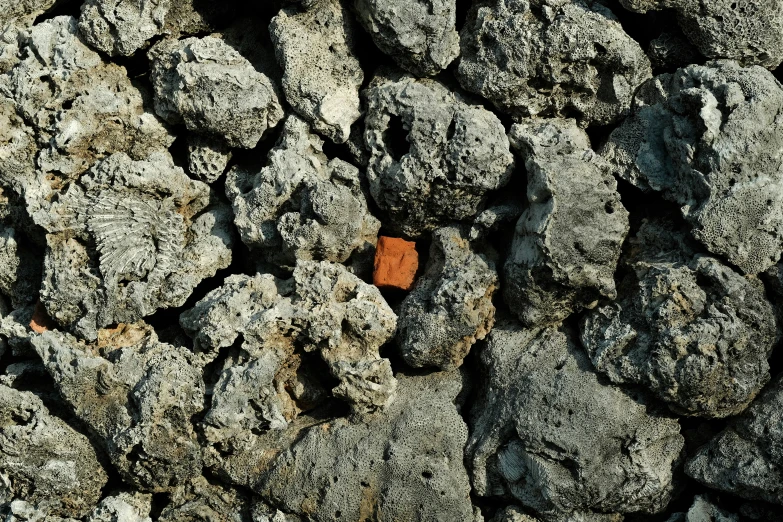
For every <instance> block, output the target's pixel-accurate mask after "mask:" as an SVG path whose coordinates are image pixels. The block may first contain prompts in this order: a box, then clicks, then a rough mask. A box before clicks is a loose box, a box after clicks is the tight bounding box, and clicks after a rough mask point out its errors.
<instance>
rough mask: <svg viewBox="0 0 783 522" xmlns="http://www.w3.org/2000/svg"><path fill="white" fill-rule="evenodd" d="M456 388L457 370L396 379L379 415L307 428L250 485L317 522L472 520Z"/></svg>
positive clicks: (459, 384)
mask: <svg viewBox="0 0 783 522" xmlns="http://www.w3.org/2000/svg"><path fill="white" fill-rule="evenodd" d="M461 387H462V378H461V376H460V375H459V373H457V372H450V373H432V374H430V375H427V376H420V377H400V383H399V387H398V397H397V400H396V401H395V402H394V403H393V404H392V405H391V406H390V407H389V408H388V409H387V410H385V411H384V412H383V413H382V414H381V415H377V416H374V417H372V418H369V419H367V420H366V421H365V422H349V421H348V420H347V419H337V420H335V421H333V422H329V423H325V424H320V425H317V426H313V427H312V428H310V429H308V430H306V431H305V432H304V433H303V434H302V436H301V438H300V439H299V440H298V441H297V442H296V443H295V444H293V445H292V446H291V447H290V448H289V449H288V450H286V451H285V452H284V453H282V454H281V455H280V456H279V457H278V458H277V460H276V461H275V462H274V464H273V466H272V467H271V469H270V471H269V472H268V473H266V474H265V475H264V476H263V477H262V478H261V480H260V481H259V484H258V486H257V490H258V491H259V492H260V493H261V494H262V495H263V496H265V497H268V498H270V499H271V500H272V502H273V503H274V504H276V505H279V506H280V507H281V508H282V509H283V510H284V511H288V512H294V513H299V514H301V515H302V516H305V517H307V519H308V520H314V521H319V522H320V521H327V520H334V519H335V518H338V519H344V520H378V521H379V522H385V521H389V522H391V521H397V520H444V521H445V520H464V521H471V520H474V518H473V508H472V506H471V502H470V497H469V494H470V485H469V483H468V475H467V472H466V470H465V468H464V465H463V461H462V459H463V455H462V448H463V446H464V444H465V441H466V440H467V437H468V432H467V426H465V423H464V421H463V420H462V418H461V417H460V415H459V412H458V406H456V405H455V404H454V402H455V400H456V398H457V395H458V394H459V392H460V389H461ZM358 463H361V465H360V466H357V464H358Z"/></svg>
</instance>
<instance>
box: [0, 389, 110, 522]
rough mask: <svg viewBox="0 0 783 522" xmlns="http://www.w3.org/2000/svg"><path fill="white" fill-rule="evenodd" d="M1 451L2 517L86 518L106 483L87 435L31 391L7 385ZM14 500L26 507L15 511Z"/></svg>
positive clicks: (0, 398)
mask: <svg viewBox="0 0 783 522" xmlns="http://www.w3.org/2000/svg"><path fill="white" fill-rule="evenodd" d="M0 448H1V449H0V515H3V514H4V513H3V511H5V509H6V508H10V510H11V513H14V512H15V511H19V512H22V511H33V512H35V511H38V512H40V514H41V515H42V516H47V515H51V516H52V517H59V516H61V517H82V516H84V515H86V514H87V513H89V512H90V510H91V509H92V507H93V506H94V505H95V504H96V503H97V502H98V500H99V499H100V496H101V488H102V487H103V486H104V484H105V483H106V481H107V479H108V477H107V476H106V472H105V471H104V470H103V468H102V467H101V465H100V464H99V463H98V458H97V456H96V454H95V450H94V449H93V447H92V446H91V445H90V441H89V440H88V439H87V437H85V436H84V435H82V434H81V433H79V432H77V431H76V430H74V429H73V428H71V427H70V426H69V425H68V424H66V423H65V422H64V421H63V420H61V419H60V418H58V417H55V416H53V415H51V414H50V413H49V411H48V410H47V409H46V407H45V406H44V404H43V402H41V399H39V398H38V397H36V396H35V395H33V394H32V393H30V392H22V391H17V390H14V389H13V388H9V387H7V386H5V385H3V384H0ZM15 500H16V501H17V502H19V501H23V502H24V503H25V504H27V505H19V504H17V506H16V507H14V506H12V505H11V504H13V503H14V501H15ZM20 516H21V515H20ZM11 520H14V519H13V518H11Z"/></svg>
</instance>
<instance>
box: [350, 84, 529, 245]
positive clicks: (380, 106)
mask: <svg viewBox="0 0 783 522" xmlns="http://www.w3.org/2000/svg"><path fill="white" fill-rule="evenodd" d="M364 97H365V100H366V102H367V116H366V117H365V133H364V140H365V143H366V145H367V147H368V149H369V150H370V154H371V156H370V163H369V167H368V169H367V178H368V179H369V182H370V192H371V193H372V196H373V198H374V199H375V201H376V203H377V204H378V206H379V207H380V208H381V209H382V210H383V211H384V212H385V213H386V214H387V215H388V221H389V222H390V225H392V226H393V227H394V228H395V229H396V230H398V231H400V232H401V233H403V234H406V235H409V236H419V235H421V234H423V233H424V232H427V231H431V230H434V229H435V228H438V227H439V226H443V225H447V224H450V223H451V222H454V221H465V220H469V219H471V218H473V217H474V216H475V215H476V214H478V213H479V212H480V211H481V210H482V207H483V205H484V203H485V201H486V198H487V194H488V192H490V191H492V190H496V189H499V188H501V187H502V186H503V185H505V184H506V183H507V182H508V180H509V178H510V175H511V170H512V164H513V157H512V155H511V152H510V151H509V144H508V138H506V135H505V130H504V128H503V125H502V124H501V122H500V120H499V119H498V118H497V116H495V115H494V114H493V113H491V112H489V111H487V110H486V109H484V108H483V107H481V106H480V105H478V104H475V103H472V102H469V101H467V100H466V99H464V98H463V97H462V96H460V95H459V94H457V93H455V92H453V91H450V90H449V89H448V88H447V87H446V86H445V85H443V84H442V83H439V82H437V81H435V80H428V79H416V78H414V77H412V76H408V75H400V74H397V73H389V74H384V75H380V76H377V77H376V78H374V79H373V81H372V82H371V83H370V86H369V87H368V88H367V89H366V90H365V91H364Z"/></svg>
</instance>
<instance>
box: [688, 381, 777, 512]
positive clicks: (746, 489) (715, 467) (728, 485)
mask: <svg viewBox="0 0 783 522" xmlns="http://www.w3.org/2000/svg"><path fill="white" fill-rule="evenodd" d="M781 412H783V378H782V377H778V378H777V379H775V381H774V382H772V383H771V384H770V386H769V387H768V388H766V389H765V390H764V392H762V393H761V395H759V397H758V398H757V399H756V400H755V401H754V402H753V404H752V405H751V406H750V408H748V410H747V411H746V412H745V413H744V414H743V415H742V416H740V417H737V418H736V419H734V420H732V421H731V422H730V423H729V426H728V427H727V428H726V429H725V430H724V431H722V432H721V433H719V434H718V435H717V436H716V437H715V438H714V439H713V440H711V441H710V442H709V443H708V444H707V445H705V446H703V447H702V448H700V449H699V450H698V451H697V452H696V454H695V455H694V456H692V457H691V458H690V459H689V460H688V462H687V464H686V466H685V472H686V473H687V474H688V475H689V476H690V477H693V478H694V479H696V480H698V481H699V482H701V483H702V484H705V485H708V486H710V487H711V488H715V489H719V490H722V491H731V492H732V493H734V494H736V495H739V496H741V497H744V498H747V499H750V500H765V501H767V502H773V503H775V504H783V471H781V470H783V414H782V413H781Z"/></svg>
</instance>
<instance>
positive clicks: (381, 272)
mask: <svg viewBox="0 0 783 522" xmlns="http://www.w3.org/2000/svg"><path fill="white" fill-rule="evenodd" d="M373 264H374V267H373V274H372V284H374V285H375V286H377V287H378V288H396V289H398V290H404V291H408V290H410V289H411V288H412V287H413V283H414V282H415V281H416V273H417V272H418V270H419V253H418V252H417V251H416V243H415V242H414V241H406V240H404V239H402V238H399V237H388V236H380V237H379V238H378V244H377V245H376V246H375V259H374V263H373Z"/></svg>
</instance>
